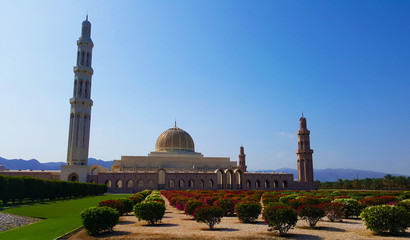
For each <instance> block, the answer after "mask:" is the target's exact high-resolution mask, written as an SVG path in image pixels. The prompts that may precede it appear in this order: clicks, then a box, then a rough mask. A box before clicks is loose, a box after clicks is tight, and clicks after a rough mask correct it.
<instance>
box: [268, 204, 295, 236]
mask: <svg viewBox="0 0 410 240" xmlns="http://www.w3.org/2000/svg"><path fill="white" fill-rule="evenodd" d="M263 219H264V220H265V222H266V223H267V224H268V226H269V228H268V231H279V234H280V235H281V236H283V235H285V234H286V233H287V232H288V231H289V230H290V229H292V228H294V227H295V226H296V223H297V221H298V216H297V214H296V213H295V211H294V210H293V209H292V208H290V207H289V206H286V205H284V204H277V203H276V204H275V203H272V204H268V205H267V206H265V208H264V209H263Z"/></svg>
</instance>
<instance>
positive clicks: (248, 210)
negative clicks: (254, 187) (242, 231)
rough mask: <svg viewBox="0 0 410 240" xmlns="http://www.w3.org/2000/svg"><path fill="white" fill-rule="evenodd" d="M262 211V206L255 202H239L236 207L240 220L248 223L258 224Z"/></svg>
mask: <svg viewBox="0 0 410 240" xmlns="http://www.w3.org/2000/svg"><path fill="white" fill-rule="evenodd" d="M261 210H262V206H261V204H260V203H258V202H253V201H247V202H238V203H236V205H235V212H236V214H237V215H238V218H239V220H240V221H241V222H246V223H250V222H256V220H257V219H258V217H259V214H261Z"/></svg>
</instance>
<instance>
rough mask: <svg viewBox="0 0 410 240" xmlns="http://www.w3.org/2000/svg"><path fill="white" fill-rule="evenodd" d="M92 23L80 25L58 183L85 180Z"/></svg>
mask: <svg viewBox="0 0 410 240" xmlns="http://www.w3.org/2000/svg"><path fill="white" fill-rule="evenodd" d="M90 36H91V23H90V22H89V21H88V13H87V16H86V20H85V21H83V23H82V29H81V36H80V38H79V39H78V41H77V46H78V48H77V49H78V50H77V64H76V66H74V91H73V97H72V98H70V104H71V111H70V127H69V134H68V151H67V166H63V168H62V169H61V180H69V181H81V182H86V181H87V175H88V148H89V140H90V121H91V107H92V106H93V101H92V100H91V79H92V75H93V73H94V70H93V69H92V68H91V59H92V49H93V47H94V44H93V41H92V40H91V38H90Z"/></svg>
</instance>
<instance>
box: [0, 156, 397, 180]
mask: <svg viewBox="0 0 410 240" xmlns="http://www.w3.org/2000/svg"><path fill="white" fill-rule="evenodd" d="M113 163H114V161H103V160H101V159H95V158H89V159H88V164H89V165H93V164H98V165H100V166H103V167H105V168H108V169H110V168H111V165H112V164H113ZM65 164H66V163H65V162H47V163H41V162H39V161H38V160H37V159H30V160H23V159H5V158H2V157H0V165H2V166H4V167H5V168H6V169H9V170H60V169H61V165H65ZM249 171H250V172H269V173H270V172H277V173H280V172H285V173H290V174H293V176H294V177H295V178H297V170H296V169H293V168H279V169H275V170H256V171H253V170H249ZM313 174H314V177H315V180H319V181H321V182H327V181H329V182H334V181H337V180H338V179H350V180H352V179H356V178H359V179H364V178H383V177H384V176H385V175H387V174H391V175H393V176H403V175H400V174H392V173H384V172H375V171H369V170H359V169H351V168H336V169H335V168H326V169H314V170H313Z"/></svg>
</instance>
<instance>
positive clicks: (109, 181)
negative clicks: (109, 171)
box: [105, 180, 111, 188]
mask: <svg viewBox="0 0 410 240" xmlns="http://www.w3.org/2000/svg"><path fill="white" fill-rule="evenodd" d="M105 185H107V187H109V188H110V187H111V180H107V181H105Z"/></svg>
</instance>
